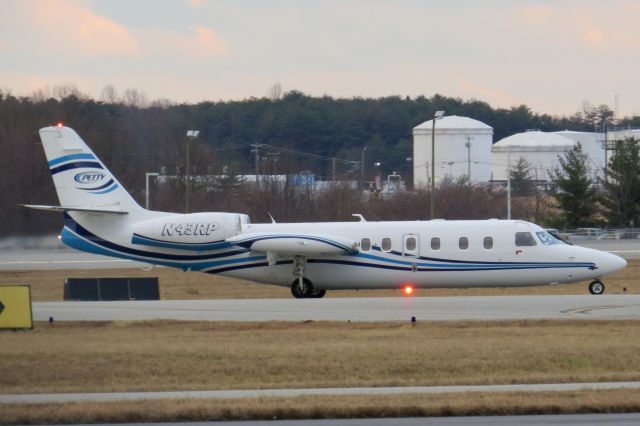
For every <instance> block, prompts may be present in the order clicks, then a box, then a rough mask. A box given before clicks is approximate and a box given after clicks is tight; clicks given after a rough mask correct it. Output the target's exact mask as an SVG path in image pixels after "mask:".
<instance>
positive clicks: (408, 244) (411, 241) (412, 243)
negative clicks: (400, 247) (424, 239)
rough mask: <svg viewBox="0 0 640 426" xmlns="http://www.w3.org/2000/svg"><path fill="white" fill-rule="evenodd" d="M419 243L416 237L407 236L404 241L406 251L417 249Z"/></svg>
mask: <svg viewBox="0 0 640 426" xmlns="http://www.w3.org/2000/svg"><path fill="white" fill-rule="evenodd" d="M417 245H418V244H417V242H416V237H407V239H406V240H405V241H404V248H405V250H406V251H416V247H417Z"/></svg>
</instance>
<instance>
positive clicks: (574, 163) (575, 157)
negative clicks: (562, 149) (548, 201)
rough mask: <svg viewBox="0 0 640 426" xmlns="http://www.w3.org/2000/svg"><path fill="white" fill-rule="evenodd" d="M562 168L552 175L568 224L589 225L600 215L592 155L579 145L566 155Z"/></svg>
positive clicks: (560, 160)
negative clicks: (592, 173) (594, 216)
mask: <svg viewBox="0 0 640 426" xmlns="http://www.w3.org/2000/svg"><path fill="white" fill-rule="evenodd" d="M558 161H559V163H560V167H556V169H555V170H554V171H553V172H552V173H551V180H552V182H553V187H554V189H555V192H556V194H555V195H556V199H557V201H558V206H559V207H560V208H562V210H564V217H565V222H566V223H565V225H566V226H568V227H571V228H576V227H579V226H584V225H589V224H591V223H592V216H593V214H594V213H595V212H596V209H597V208H596V202H597V197H598V193H597V191H596V189H595V188H594V186H593V183H594V182H593V178H592V177H591V170H590V168H589V155H588V154H587V153H586V152H584V151H583V150H582V145H580V144H579V143H578V144H576V145H575V146H574V147H573V148H572V149H571V150H570V151H568V152H567V153H565V154H564V155H563V156H558Z"/></svg>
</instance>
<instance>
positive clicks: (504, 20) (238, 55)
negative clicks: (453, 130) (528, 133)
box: [0, 0, 640, 117]
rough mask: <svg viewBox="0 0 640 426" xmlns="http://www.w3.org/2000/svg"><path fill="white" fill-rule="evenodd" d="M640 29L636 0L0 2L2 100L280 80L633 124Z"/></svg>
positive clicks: (209, 91) (261, 86) (192, 97)
mask: <svg viewBox="0 0 640 426" xmlns="http://www.w3.org/2000/svg"><path fill="white" fill-rule="evenodd" d="M639 20H640V1H636V0H608V1H600V0H555V1H551V0H549V1H545V0H519V1H513V0H512V1H508V0H482V1H480V0H447V1H432V0H388V1H383V0H369V1H364V0H297V1H293V0H291V1H288V0H281V1H279V0H273V1H269V0H229V1H224V0H21V1H15V0H0V89H2V90H4V91H7V90H10V91H11V93H13V94H15V95H19V96H29V95H31V94H32V93H34V92H38V91H40V92H43V93H53V92H52V90H53V88H55V87H56V86H65V85H73V86H76V87H77V88H78V89H79V90H80V92H82V93H86V94H88V95H90V96H92V97H94V98H96V99H100V98H101V97H102V93H103V89H104V87H105V86H106V85H112V86H113V87H115V89H116V90H117V91H118V93H123V92H124V91H125V90H127V89H130V88H134V89H136V90H138V91H141V92H143V93H144V94H145V95H146V97H147V98H148V99H149V100H154V99H169V100H172V101H174V102H179V103H181V102H188V103H196V102H200V101H206V100H209V101H218V100H240V99H246V98H249V97H263V96H267V95H268V94H269V93H270V88H272V87H273V86H274V85H275V84H276V83H279V84H280V85H281V87H282V89H283V90H284V91H290V90H299V91H301V92H303V93H307V94H310V95H314V96H323V95H329V96H334V97H347V98H349V97H354V96H358V97H380V96H393V95H399V96H403V97H404V96H410V97H412V98H415V97H417V96H421V95H424V96H427V97H430V96H433V95H434V94H441V95H444V96H454V97H460V98H463V99H479V100H483V101H486V102H488V103H489V104H491V105H492V106H494V107H504V108H509V107H512V106H518V105H521V104H525V105H528V106H529V107H531V108H532V110H533V111H535V112H538V113H548V114H554V115H570V114H572V113H574V112H576V111H579V110H581V109H582V106H583V104H584V103H585V102H589V103H590V104H592V105H599V104H607V105H609V106H610V107H611V108H612V109H615V108H616V104H617V107H618V117H623V116H628V115H636V114H637V115H640V84H638V83H637V79H638V76H640V25H638V21H639ZM616 99H617V102H616Z"/></svg>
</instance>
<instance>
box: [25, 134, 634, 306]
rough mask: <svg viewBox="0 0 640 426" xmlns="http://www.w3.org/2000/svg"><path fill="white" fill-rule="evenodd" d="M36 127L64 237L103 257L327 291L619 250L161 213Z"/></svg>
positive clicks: (379, 225)
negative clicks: (46, 162)
mask: <svg viewBox="0 0 640 426" xmlns="http://www.w3.org/2000/svg"><path fill="white" fill-rule="evenodd" d="M40 138H41V139H42V144H43V146H44V150H45V153H46V156H47V160H48V165H49V168H50V170H51V175H52V176H53V181H54V183H55V187H56V191H57V193H58V198H59V200H60V205H59V206H42V205H27V206H26V207H30V208H35V209H41V210H50V211H61V212H64V216H65V225H64V229H63V230H62V235H61V238H62V241H63V242H64V243H65V244H67V245H68V246H70V247H72V248H75V249H77V250H82V251H86V252H90V253H96V254H101V255H106V256H113V257H119V258H124V259H130V260H135V261H138V262H146V263H150V264H155V265H165V266H170V267H174V268H180V269H183V270H185V271H199V272H206V273H210V274H221V275H228V276H232V277H238V278H244V279H249V280H252V281H257V282H261V283H267V284H275V285H280V286H286V287H290V288H291V292H292V294H293V295H294V296H295V297H297V298H319V297H323V296H324V295H325V292H326V290H334V289H335V290H342V289H404V290H405V291H406V292H407V293H409V292H411V291H412V290H413V289H414V288H444V287H446V288H452V287H518V286H533V285H545V284H558V283H570V282H576V281H582V280H592V282H591V284H590V285H589V290H590V292H591V293H592V294H602V293H603V292H604V284H603V283H602V281H601V278H602V277H603V276H605V275H607V274H611V273H613V272H616V271H619V270H621V269H623V268H624V267H625V266H626V264H627V263H626V261H625V260H624V259H622V258H620V257H618V256H615V255H613V254H610V253H606V252H602V251H598V250H592V249H588V248H584V247H578V246H574V245H569V244H566V243H564V242H563V241H561V240H559V239H557V238H555V237H553V236H552V235H550V234H549V233H548V232H546V231H545V230H544V229H542V228H541V227H539V226H537V225H535V224H533V223H528V222H523V221H518V220H497V219H490V220H460V221H445V220H430V221H403V222H367V221H366V220H365V219H364V218H363V217H362V216H360V215H354V216H357V217H359V219H360V220H359V221H354V222H321V223H266V224H251V223H250V222H249V217H248V216H247V215H245V214H238V213H219V212H215V213H190V214H178V213H164V212H157V211H149V210H145V209H143V208H142V207H140V206H139V205H138V204H137V203H136V202H135V201H134V200H133V198H132V197H131V196H130V195H129V193H128V192H127V191H126V190H125V189H124V188H123V187H122V185H121V184H120V183H119V182H118V180H117V179H116V178H115V177H114V176H113V175H112V174H111V173H110V172H109V170H108V169H107V167H106V166H105V165H104V163H102V162H101V161H100V160H99V159H98V157H96V155H95V154H94V153H93V152H92V151H91V149H90V148H89V147H88V146H87V145H86V144H85V143H84V142H83V141H82V139H81V138H80V137H79V136H78V134H77V133H76V132H75V131H74V130H73V129H71V128H69V127H64V126H62V125H58V126H54V127H45V128H43V129H41V130H40Z"/></svg>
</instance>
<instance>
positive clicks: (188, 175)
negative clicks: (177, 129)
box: [184, 130, 200, 213]
mask: <svg viewBox="0 0 640 426" xmlns="http://www.w3.org/2000/svg"><path fill="white" fill-rule="evenodd" d="M198 135H200V131H199V130H187V170H186V171H185V175H184V180H185V202H184V204H185V206H184V212H185V213H189V190H190V187H191V170H190V169H191V164H190V163H191V140H192V139H195V138H197V137H198Z"/></svg>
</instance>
